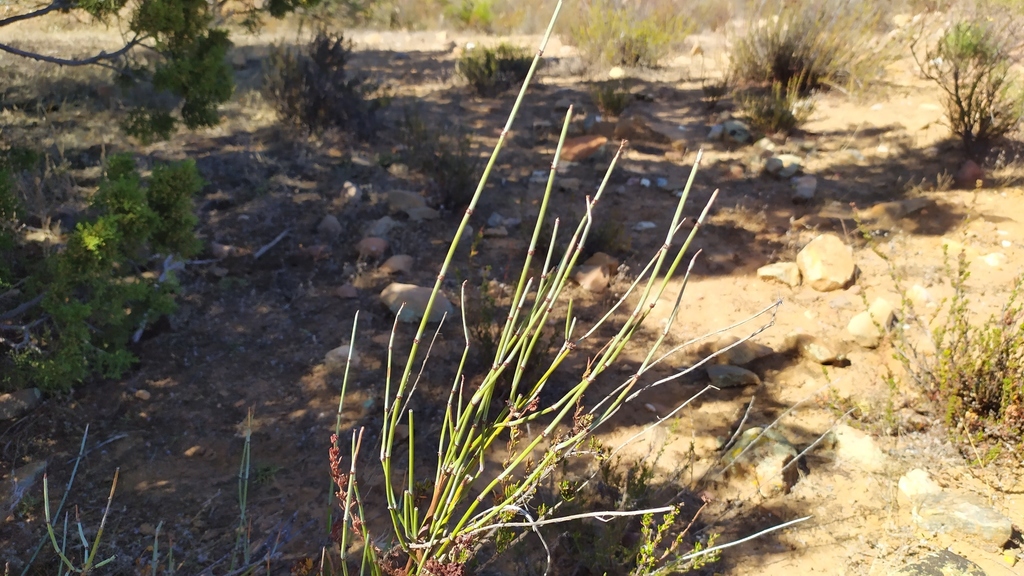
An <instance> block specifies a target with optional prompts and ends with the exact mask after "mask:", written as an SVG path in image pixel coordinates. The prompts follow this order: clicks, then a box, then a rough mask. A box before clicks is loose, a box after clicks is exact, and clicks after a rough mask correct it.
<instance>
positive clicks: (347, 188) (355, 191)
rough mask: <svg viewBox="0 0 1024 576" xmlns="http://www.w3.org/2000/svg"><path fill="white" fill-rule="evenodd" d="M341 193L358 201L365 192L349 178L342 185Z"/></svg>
mask: <svg viewBox="0 0 1024 576" xmlns="http://www.w3.org/2000/svg"><path fill="white" fill-rule="evenodd" d="M341 194H342V196H344V197H345V198H347V199H349V200H351V201H353V202H358V201H359V200H361V199H362V197H363V193H362V191H361V190H360V189H359V186H356V185H355V184H353V183H351V182H349V181H347V180H346V181H345V183H344V184H342V185H341Z"/></svg>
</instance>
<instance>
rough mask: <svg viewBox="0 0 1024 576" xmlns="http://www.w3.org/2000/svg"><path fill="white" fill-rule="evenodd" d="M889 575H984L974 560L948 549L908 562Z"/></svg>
mask: <svg viewBox="0 0 1024 576" xmlns="http://www.w3.org/2000/svg"><path fill="white" fill-rule="evenodd" d="M890 576H986V575H985V571H984V570H982V569H981V566H978V565H977V564H975V563H974V562H971V561H970V560H968V559H966V558H964V557H963V556H958V555H956V554H954V553H952V552H950V551H949V550H941V551H939V552H936V553H934V554H931V555H929V556H926V557H925V558H923V559H921V560H920V561H918V562H914V563H913V564H908V565H907V566H904V567H903V568H900V569H899V570H897V571H895V572H891V573H890Z"/></svg>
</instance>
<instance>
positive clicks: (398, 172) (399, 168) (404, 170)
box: [388, 164, 409, 178]
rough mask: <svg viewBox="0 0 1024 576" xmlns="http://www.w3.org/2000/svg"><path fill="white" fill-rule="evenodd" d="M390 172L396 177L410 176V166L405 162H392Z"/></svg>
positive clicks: (389, 167)
mask: <svg viewBox="0 0 1024 576" xmlns="http://www.w3.org/2000/svg"><path fill="white" fill-rule="evenodd" d="M388 174H391V175H392V176H394V177H395V178H408V177H409V167H408V166H406V165H405V164H392V165H391V166H388Z"/></svg>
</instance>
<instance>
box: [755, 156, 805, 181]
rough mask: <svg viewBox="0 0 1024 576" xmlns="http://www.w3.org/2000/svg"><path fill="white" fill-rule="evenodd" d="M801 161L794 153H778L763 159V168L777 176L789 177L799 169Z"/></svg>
mask: <svg viewBox="0 0 1024 576" xmlns="http://www.w3.org/2000/svg"><path fill="white" fill-rule="evenodd" d="M802 161H803V159H802V158H800V157H799V156H796V155H795V154H778V155H776V156H772V157H771V158H769V159H768V160H766V161H765V163H764V170H765V172H767V173H769V174H772V175H774V176H778V177H779V178H790V177H792V176H794V175H796V173H797V172H799V171H800V168H802V166H801V162H802Z"/></svg>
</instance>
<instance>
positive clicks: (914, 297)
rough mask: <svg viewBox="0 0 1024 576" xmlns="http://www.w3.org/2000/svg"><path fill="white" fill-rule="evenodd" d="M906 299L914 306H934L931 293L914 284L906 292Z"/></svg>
mask: <svg viewBox="0 0 1024 576" xmlns="http://www.w3.org/2000/svg"><path fill="white" fill-rule="evenodd" d="M907 298H908V299H909V300H910V301H911V302H913V303H914V304H915V305H916V306H926V307H929V308H931V307H933V306H934V305H935V299H934V298H932V295H931V293H929V292H928V289H927V288H925V287H924V286H921V285H920V284H914V285H913V286H911V287H910V289H909V290H907Z"/></svg>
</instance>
